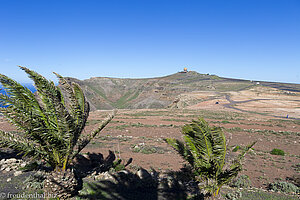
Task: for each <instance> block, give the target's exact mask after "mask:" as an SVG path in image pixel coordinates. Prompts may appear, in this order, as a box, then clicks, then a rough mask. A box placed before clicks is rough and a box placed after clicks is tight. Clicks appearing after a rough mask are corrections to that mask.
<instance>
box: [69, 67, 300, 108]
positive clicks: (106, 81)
mask: <svg viewBox="0 0 300 200" xmlns="http://www.w3.org/2000/svg"><path fill="white" fill-rule="evenodd" d="M67 80H68V81H70V82H76V83H78V84H79V85H80V86H81V87H82V88H83V90H84V93H85V94H86V96H87V98H88V101H89V102H90V105H91V110H97V109H102V110H103V109H104V110H105V109H113V108H119V109H125V108H127V109H140V108H165V107H168V106H169V105H170V104H172V103H173V102H176V101H178V98H185V97H182V95H183V94H185V93H191V92H199V91H213V92H216V93H218V92H230V91H241V90H244V89H249V88H251V87H253V86H255V85H257V82H253V81H249V80H241V79H229V78H222V77H219V76H216V75H209V74H200V73H197V72H195V71H189V72H187V73H181V72H178V73H175V74H172V75H169V76H164V77H157V78H144V79H121V78H106V77H93V78H90V79H86V80H78V79H74V78H67ZM260 85H266V86H268V87H274V88H279V89H281V90H293V91H300V84H286V83H272V82H260ZM186 101H187V102H189V103H191V104H193V103H197V101H199V99H197V98H195V99H193V98H190V97H188V99H187V100H186Z"/></svg>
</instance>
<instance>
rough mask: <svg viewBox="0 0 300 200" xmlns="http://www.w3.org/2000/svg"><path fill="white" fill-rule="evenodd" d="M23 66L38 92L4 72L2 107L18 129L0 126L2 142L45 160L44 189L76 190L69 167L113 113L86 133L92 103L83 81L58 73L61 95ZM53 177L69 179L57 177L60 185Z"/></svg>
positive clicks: (48, 82)
mask: <svg viewBox="0 0 300 200" xmlns="http://www.w3.org/2000/svg"><path fill="white" fill-rule="evenodd" d="M20 68H21V69H22V70H24V71H25V72H26V73H27V74H28V76H29V78H30V79H32V80H33V82H34V85H35V88H36V90H37V92H36V93H35V94H34V93H32V92H31V91H30V90H29V89H27V88H26V87H23V86H22V85H21V84H20V83H18V82H16V81H14V80H13V79H11V78H9V77H7V76H5V75H3V74H0V83H1V84H2V86H3V87H4V88H5V91H6V94H0V104H1V105H2V106H4V107H3V108H1V110H0V112H1V113H2V114H3V115H4V116H5V117H6V118H7V119H8V120H9V121H10V122H11V123H12V124H13V125H15V126H16V127H17V128H18V130H20V131H19V132H5V131H2V130H0V147H9V148H13V149H15V150H18V151H19V152H22V153H24V155H27V156H31V157H32V158H33V159H41V160H44V161H45V162H47V163H48V164H49V165H50V166H51V167H52V169H53V173H51V174H50V175H49V176H48V178H47V180H46V182H45V188H46V190H48V191H49V190H51V188H56V189H55V190H60V191H61V193H66V192H67V193H72V190H74V188H75V186H76V184H74V183H73V185H74V187H73V186H70V185H72V182H74V181H75V180H76V179H75V176H74V173H73V172H71V171H70V170H68V168H69V166H70V164H71V162H72V161H73V159H74V158H75V157H76V155H77V154H78V153H79V152H80V151H81V150H82V149H83V148H84V147H85V146H86V145H87V144H88V143H89V142H90V141H91V140H92V139H93V138H94V137H95V136H96V135H97V134H98V133H99V132H100V131H101V130H102V129H103V128H104V127H105V126H106V125H107V124H108V123H109V122H110V121H111V120H112V118H113V117H114V114H115V112H114V113H113V114H111V115H109V116H108V117H107V118H106V119H105V120H104V121H103V122H102V123H101V124H100V125H99V127H98V128H97V129H96V130H94V131H93V132H91V133H90V134H88V135H83V134H82V132H83V129H84V127H85V124H86V121H87V118H88V116H89V103H88V102H87V101H86V98H85V96H84V94H83V91H82V90H81V88H80V87H79V85H78V84H76V83H72V84H69V83H68V82H67V81H66V80H65V79H64V78H63V77H62V76H60V75H59V74H56V73H55V74H56V76H57V77H58V78H59V81H60V84H61V88H62V90H64V94H65V95H63V92H62V91H61V89H60V87H58V86H55V84H54V82H52V81H48V80H47V79H46V78H44V77H43V76H41V75H40V74H38V73H36V72H34V71H32V70H29V69H28V68H25V67H21V66H20ZM55 176H57V177H60V178H61V177H65V179H66V180H69V183H66V182H65V181H64V182H59V180H58V179H59V178H57V177H56V181H55V182H56V184H52V183H53V180H54V177H55ZM66 177H69V179H68V178H66ZM75 182H76V181H75ZM68 184H69V185H68ZM50 185H52V186H51V187H49V186H50ZM50 192H51V191H50ZM55 192H56V193H59V191H55ZM61 197H62V198H64V197H63V196H61Z"/></svg>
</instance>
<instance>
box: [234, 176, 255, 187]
mask: <svg viewBox="0 0 300 200" xmlns="http://www.w3.org/2000/svg"><path fill="white" fill-rule="evenodd" d="M230 186H232V187H237V188H249V187H250V186H251V181H250V178H249V176H247V175H241V176H239V177H237V178H235V179H233V180H232V182H231V183H230Z"/></svg>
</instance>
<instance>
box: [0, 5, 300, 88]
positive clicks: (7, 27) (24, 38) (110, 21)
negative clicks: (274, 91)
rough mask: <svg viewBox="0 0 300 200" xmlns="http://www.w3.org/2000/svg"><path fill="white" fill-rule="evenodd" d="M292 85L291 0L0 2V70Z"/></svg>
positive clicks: (298, 78) (299, 14) (297, 18)
mask: <svg viewBox="0 0 300 200" xmlns="http://www.w3.org/2000/svg"><path fill="white" fill-rule="evenodd" d="M17 65H22V66H26V67H28V68H30V69H33V70H36V71H37V72H39V73H41V74H42V75H44V76H46V77H47V78H50V79H53V80H55V76H53V75H52V74H51V73H52V72H53V71H55V72H58V73H60V74H61V75H63V76H71V77H75V78H78V79H87V78H90V77H95V76H97V77H100V76H102V77H103V76H105V77H119V78H137V77H139V78H143V77H144V78H146V77H157V76H164V75H169V74H172V73H176V72H178V71H180V70H182V69H183V67H186V66H187V67H188V69H189V70H193V71H197V72H199V73H210V74H216V75H219V76H223V77H231V78H243V79H250V80H252V79H253V80H268V81H278V82H292V83H300V1H299V0H205V1H204V0H195V1H193V0H182V1H177V0H136V1H133V0H122V1H121V0H119V1H117V0H106V1H104V0H103V1H102V0H81V1H79V0H26V1H25V0H19V1H18V0H0V69H1V71H0V73H2V74H5V75H8V76H10V77H12V78H14V79H16V80H18V81H21V82H28V79H27V77H26V75H25V74H24V72H22V71H21V70H19V69H18V67H17Z"/></svg>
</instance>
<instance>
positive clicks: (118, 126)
mask: <svg viewBox="0 0 300 200" xmlns="http://www.w3.org/2000/svg"><path fill="white" fill-rule="evenodd" d="M276 92H278V91H271V92H270V93H273V94H272V95H273V96H269V97H267V95H271V94H269V93H267V95H266V96H261V95H257V94H256V91H255V90H249V91H248V92H242V93H238V92H237V93H234V94H228V95H229V96H230V99H231V100H232V101H235V103H236V104H231V105H230V106H226V105H228V104H229V103H230V102H229V101H228V99H226V96H222V95H221V96H218V95H219V94H217V93H214V94H212V96H211V97H209V95H207V94H203V95H202V97H203V99H202V100H201V94H197V95H198V96H197V95H196V94H194V95H196V97H195V96H193V98H189V97H187V96H183V98H186V99H187V100H188V101H190V102H191V101H194V100H195V99H197V101H198V102H196V104H193V105H188V106H185V108H182V109H138V110H119V111H118V114H117V115H116V117H115V118H114V119H113V121H112V122H111V123H110V124H109V125H108V126H107V127H106V128H105V129H104V130H103V131H102V133H101V134H100V135H99V136H98V137H97V138H96V139H95V140H94V141H92V143H90V144H89V145H88V146H87V147H86V148H85V149H84V151H83V153H88V152H94V153H101V154H103V156H104V157H106V156H107V155H108V152H109V150H111V151H113V152H114V153H115V155H116V156H117V158H121V159H122V160H124V161H127V160H128V159H130V158H132V159H133V162H132V163H131V164H130V165H129V166H128V167H127V170H129V172H130V174H134V175H137V172H138V170H139V169H140V167H142V168H144V169H146V170H147V171H148V172H151V171H152V170H155V171H156V172H157V173H159V174H161V176H162V177H161V180H163V176H164V175H165V174H167V173H168V172H170V171H178V170H180V168H181V167H182V166H183V165H184V164H185V161H184V160H183V159H182V158H181V157H180V156H179V155H178V154H177V153H176V152H175V151H174V150H173V149H172V148H171V147H170V146H168V145H167V144H166V143H165V142H164V141H163V139H164V138H176V139H181V136H182V135H181V127H182V126H183V125H184V124H186V123H189V122H190V121H191V120H192V119H196V118H198V117H203V118H204V119H205V120H207V121H208V122H209V124H210V125H212V126H214V125H215V126H221V127H222V128H223V131H224V133H225V135H226V138H227V139H228V141H229V142H228V150H229V151H231V150H233V149H234V148H235V147H236V146H240V147H243V146H245V145H247V144H250V143H251V142H253V141H257V143H256V144H255V146H254V147H253V150H252V151H250V152H249V154H248V155H247V156H246V158H245V162H244V171H243V172H242V174H244V175H248V176H249V177H250V180H251V185H252V187H255V188H261V189H267V188H268V185H269V183H272V182H275V181H288V182H291V183H294V184H295V185H298V186H299V181H300V174H299V173H300V171H299V170H300V154H299V152H300V145H299V143H300V139H299V136H300V120H299V119H298V118H299V116H300V115H299V101H298V99H297V98H298V96H295V95H294V96H293V95H291V94H287V95H286V94H278V93H276ZM255 94H256V96H255ZM247 95H248V96H247ZM274 95H277V97H276V98H277V101H275V100H274V99H276V98H274ZM194 97H195V98H194ZM204 97H205V98H206V99H204ZM208 97H209V98H208ZM250 97H251V98H250ZM266 98H269V99H273V100H272V101H271V100H259V99H266ZM199 99H200V100H199ZM251 99H256V100H255V101H247V100H251ZM216 102H218V104H216ZM259 102H260V103H267V102H269V104H268V106H262V107H259V106H257V103H259ZM272 102H273V103H272ZM280 102H281V103H280ZM284 102H290V104H286V103H284ZM194 103H195V101H194ZM235 108H238V109H235ZM279 108H280V109H279ZM267 111H268V112H267ZM109 112H110V111H94V112H91V114H90V117H89V120H88V124H87V127H86V129H85V130H84V134H86V133H88V132H89V131H91V130H93V129H94V128H96V127H97V124H98V123H99V122H100V121H101V120H102V119H104V118H105V116H106V115H107V114H108V113H109ZM286 113H292V114H290V117H289V118H286V117H285V118H284V116H286ZM0 127H1V129H3V130H6V131H12V130H15V128H14V127H13V126H11V125H9V123H8V122H7V121H5V119H3V118H1V119H0ZM274 148H277V149H281V150H283V151H284V153H285V154H284V155H273V154H271V151H272V150H273V149H274ZM237 154H238V152H233V153H232V156H235V155H237ZM14 158H18V159H19V158H20V157H18V156H17V155H15V154H14V153H13V152H5V151H4V152H3V151H2V153H1V157H0V160H1V161H0V168H1V171H0V178H1V180H2V182H1V184H0V189H1V191H5V192H12V193H14V192H17V191H20V190H23V189H22V188H24V187H23V186H24V184H23V186H22V184H21V183H23V181H24V180H25V179H26V177H28V176H29V175H31V174H30V172H22V173H21V172H19V171H18V170H17V169H18V168H19V167H21V165H24V162H23V161H20V160H14ZM7 163H15V167H10V168H7V166H6V164H7ZM126 173H127V172H126ZM99 175H100V176H103V177H105V176H107V177H109V175H108V174H106V175H104V174H102V175H101V174H94V176H99ZM98 178H99V177H98ZM94 179H97V178H95V177H90V178H87V179H86V180H87V181H94ZM104 179H105V178H104ZM169 184H171V183H169ZM154 193H155V192H154ZM151 194H152V193H151ZM157 195H158V194H157V193H156V197H157ZM159 195H162V194H161V193H160V194H159ZM154 196H155V195H154ZM124 198H125V197H124ZM124 198H123V199H124ZM120 199H122V198H120ZM125 199H126V198H125ZM149 199H151V198H149ZM152 199H153V198H152ZM154 199H155V198H154ZM160 199H162V197H161V198H160Z"/></svg>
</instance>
